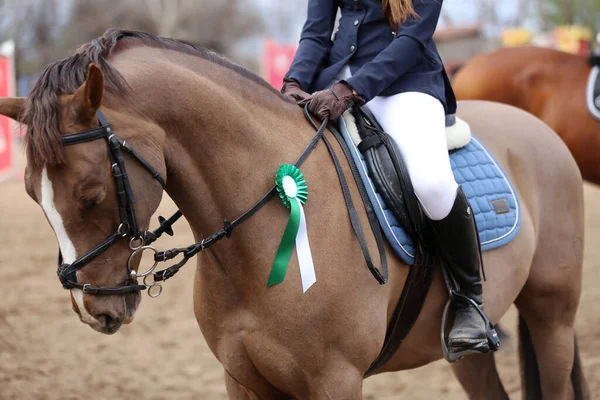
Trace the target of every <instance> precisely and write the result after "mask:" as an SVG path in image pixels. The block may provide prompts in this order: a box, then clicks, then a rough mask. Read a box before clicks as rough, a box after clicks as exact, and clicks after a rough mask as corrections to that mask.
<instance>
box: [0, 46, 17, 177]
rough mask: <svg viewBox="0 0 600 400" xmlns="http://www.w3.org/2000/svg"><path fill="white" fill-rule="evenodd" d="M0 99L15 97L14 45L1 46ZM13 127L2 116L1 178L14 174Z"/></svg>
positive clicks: (9, 121) (0, 128)
mask: <svg viewBox="0 0 600 400" xmlns="http://www.w3.org/2000/svg"><path fill="white" fill-rule="evenodd" d="M0 52H1V54H0V97H9V96H14V72H13V53H14V44H13V43H12V42H6V43H4V44H2V46H0ZM12 128H13V125H12V122H11V120H10V119H9V118H7V117H4V116H0V177H1V176H5V175H8V174H9V173H11V172H13V171H12V168H13V162H14V161H13V129H12Z"/></svg>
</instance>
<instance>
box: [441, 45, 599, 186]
mask: <svg viewBox="0 0 600 400" xmlns="http://www.w3.org/2000/svg"><path fill="white" fill-rule="evenodd" d="M590 71H591V66H590V65H589V63H588V60H587V58H585V57H582V56H578V55H574V54H570V53H565V52H561V51H557V50H553V49H546V48H539V47H517V48H505V49H499V50H496V51H493V52H490V53H484V54H480V55H477V56H475V57H473V58H472V59H471V60H469V61H468V62H467V63H465V64H464V65H463V66H462V67H461V68H460V69H459V70H458V72H456V74H455V75H454V76H453V78H452V87H453V88H454V91H455V92H456V96H457V98H458V99H459V100H490V101H497V102H501V103H505V104H510V105H513V106H515V107H519V108H521V109H523V110H526V111H529V112H530V113H532V114H533V115H535V116H537V117H538V118H540V119H541V120H542V121H544V122H545V123H547V124H548V125H549V126H550V127H551V128H552V129H553V130H554V131H555V132H556V133H558V135H559V136H560V137H561V138H562V140H563V141H564V142H565V143H566V144H567V147H568V148H569V150H570V151H571V153H572V154H573V156H574V157H575V161H577V164H578V165H579V168H580V170H581V174H582V175H583V179H585V180H588V181H590V182H593V183H596V184H600V121H598V120H597V119H595V118H594V117H593V116H592V115H591V114H590V112H589V111H588V107H587V104H586V85H587V81H588V77H589V74H590Z"/></svg>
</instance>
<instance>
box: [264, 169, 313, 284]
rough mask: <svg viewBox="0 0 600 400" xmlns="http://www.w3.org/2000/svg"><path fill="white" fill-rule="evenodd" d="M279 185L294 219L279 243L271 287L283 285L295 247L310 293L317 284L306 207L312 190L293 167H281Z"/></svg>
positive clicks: (304, 280)
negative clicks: (309, 191)
mask: <svg viewBox="0 0 600 400" xmlns="http://www.w3.org/2000/svg"><path fill="white" fill-rule="evenodd" d="M275 185H276V187H277V192H278V193H279V197H280V198H281V201H282V202H283V204H284V205H285V206H286V207H287V208H289V209H290V219H289V220H288V223H287V226H286V227H285V231H284V232H283V237H282V238H281V242H280V243H279V248H278V249H277V254H276V255H275V261H274V262H273V267H272V269H271V274H270V275H269V281H268V283H267V286H274V285H277V284H278V283H281V282H283V280H284V279H285V274H286V272H287V269H288V264H289V262H290V258H291V257H292V251H293V249H294V244H295V245H296V254H297V255H298V264H299V265H300V276H301V279H302V291H303V292H305V293H306V291H307V290H308V289H309V288H310V287H311V286H312V285H313V284H314V283H315V282H316V281H317V278H316V275H315V267H314V264H313V259H312V254H311V252H310V246H309V244H308V230H307V228H306V217H305V215H304V208H303V207H302V205H303V204H305V203H306V200H307V199H308V190H307V189H308V186H306V181H305V180H304V175H302V172H300V170H299V169H298V168H296V167H295V166H294V165H291V164H284V165H282V166H281V167H279V170H278V171H277V175H276V179H275Z"/></svg>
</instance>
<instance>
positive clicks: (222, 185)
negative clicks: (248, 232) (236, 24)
mask: <svg viewBox="0 0 600 400" xmlns="http://www.w3.org/2000/svg"><path fill="white" fill-rule="evenodd" d="M171 56H172V55H171ZM171 62H172V63H173V64H171V65H170V67H171V70H172V71H171V70H170V71H169V72H168V73H165V68H166V66H165V65H161V64H160V63H158V64H157V65H156V68H155V70H154V71H149V72H153V74H149V75H148V74H146V76H147V77H148V79H144V80H143V82H140V83H141V84H140V85H138V88H136V87H134V90H135V91H136V92H139V93H140V97H141V98H145V99H152V98H154V99H159V100H158V101H150V100H146V101H144V109H145V110H144V112H145V113H146V114H147V115H151V116H152V118H153V119H154V120H155V121H157V123H158V124H159V125H160V126H161V128H162V130H163V131H164V132H165V140H164V145H163V152H164V156H165V162H166V167H167V192H168V194H169V195H170V196H171V197H172V198H173V200H174V201H175V203H176V204H177V206H178V207H180V209H181V210H182V212H183V213H184V215H185V216H186V218H187V220H188V221H189V223H190V225H191V226H192V229H193V230H194V233H195V235H196V236H201V235H206V234H210V233H212V232H214V231H215V230H217V229H219V228H220V227H221V226H222V223H223V219H224V218H228V219H230V220H233V219H234V218H236V217H238V216H239V215H241V214H242V213H243V212H244V211H245V210H247V209H248V208H249V207H251V206H252V205H253V204H254V203H255V202H256V201H257V200H258V199H259V198H260V197H262V196H263V195H264V194H265V193H266V192H267V191H268V190H269V189H270V187H272V185H273V182H274V177H275V173H276V171H277V169H278V167H279V166H280V165H281V164H284V163H293V162H294V161H295V160H296V159H297V158H298V156H299V155H300V154H301V152H302V150H303V149H304V147H305V146H306V145H307V144H308V142H309V140H310V138H311V137H312V135H314V131H313V130H312V128H310V127H309V125H308V124H307V123H306V122H305V121H304V119H303V116H302V112H301V110H300V109H299V108H298V107H296V106H294V105H293V104H289V103H287V102H285V101H283V100H282V99H281V98H280V97H279V96H278V95H277V93H274V92H273V91H272V90H269V89H267V88H265V87H263V86H262V85H260V84H258V83H256V82H254V81H252V80H251V79H248V78H247V77H244V76H241V75H240V74H239V73H237V72H235V71H232V70H230V69H228V68H225V67H223V66H220V65H217V64H215V63H212V62H209V61H207V60H202V59H199V58H198V57H193V56H187V55H186V56H183V55H182V56H180V59H178V60H172V61H171ZM182 66H188V67H189V68H190V69H183V68H181V67H182ZM138 69H139V61H138ZM149 70H152V68H151V67H150V68H149ZM190 70H191V71H190ZM152 76H154V77H152ZM133 81H135V79H134V80H133ZM132 86H133V85H132ZM138 89H139V90H138Z"/></svg>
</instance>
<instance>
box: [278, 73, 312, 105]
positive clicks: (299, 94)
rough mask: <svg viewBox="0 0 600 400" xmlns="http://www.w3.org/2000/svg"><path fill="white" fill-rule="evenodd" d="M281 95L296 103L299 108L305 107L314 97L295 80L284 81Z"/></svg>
mask: <svg viewBox="0 0 600 400" xmlns="http://www.w3.org/2000/svg"><path fill="white" fill-rule="evenodd" d="M281 93H282V94H283V95H284V96H286V97H288V98H289V99H291V100H293V101H295V102H296V103H297V104H298V105H299V106H304V105H305V104H306V103H308V102H309V101H310V100H311V99H312V95H310V94H308V93H306V92H305V91H304V90H302V87H300V84H299V83H298V81H296V80H295V79H284V81H283V87H282V88H281Z"/></svg>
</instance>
